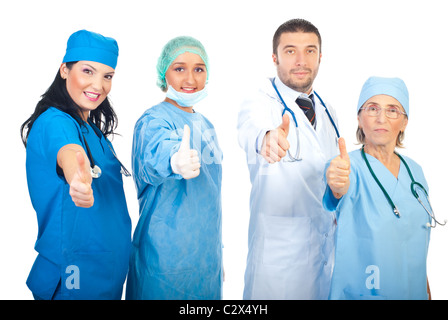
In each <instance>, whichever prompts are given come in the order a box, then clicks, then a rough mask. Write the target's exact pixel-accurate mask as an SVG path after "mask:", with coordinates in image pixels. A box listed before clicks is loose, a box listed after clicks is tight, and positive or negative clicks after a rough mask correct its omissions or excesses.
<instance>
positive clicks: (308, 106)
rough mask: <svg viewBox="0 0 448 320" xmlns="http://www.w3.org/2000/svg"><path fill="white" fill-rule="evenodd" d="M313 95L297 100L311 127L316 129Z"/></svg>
mask: <svg viewBox="0 0 448 320" xmlns="http://www.w3.org/2000/svg"><path fill="white" fill-rule="evenodd" d="M312 97H313V95H310V96H309V97H305V96H300V97H298V98H297V99H296V103H297V104H298V105H299V107H300V109H302V110H303V112H304V113H305V115H306V117H307V118H308V120H309V121H310V122H311V125H312V126H313V127H315V125H316V113H315V112H314V105H313V100H312Z"/></svg>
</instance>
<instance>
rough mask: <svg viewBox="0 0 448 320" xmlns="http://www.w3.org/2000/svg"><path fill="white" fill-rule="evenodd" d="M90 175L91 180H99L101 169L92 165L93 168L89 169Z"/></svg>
mask: <svg viewBox="0 0 448 320" xmlns="http://www.w3.org/2000/svg"><path fill="white" fill-rule="evenodd" d="M90 174H91V175H92V178H95V179H96V178H99V177H101V169H100V167H98V166H97V165H94V166H93V168H92V167H91V168H90Z"/></svg>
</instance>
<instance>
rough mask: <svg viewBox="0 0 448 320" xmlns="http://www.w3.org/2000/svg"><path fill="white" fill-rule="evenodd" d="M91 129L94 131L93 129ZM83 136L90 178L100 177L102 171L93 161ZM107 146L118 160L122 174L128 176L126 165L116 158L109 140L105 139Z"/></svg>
mask: <svg viewBox="0 0 448 320" xmlns="http://www.w3.org/2000/svg"><path fill="white" fill-rule="evenodd" d="M90 126H91V127H92V126H93V124H90ZM92 130H94V131H95V129H93V127H92ZM83 138H84V144H85V145H86V149H87V157H88V158H89V161H90V175H91V176H92V178H95V179H97V178H99V177H101V174H102V171H101V168H100V167H99V166H98V165H96V164H95V161H94V160H93V156H92V153H91V152H90V148H89V145H88V144H87V140H86V138H85V137H84V136H83ZM106 144H107V146H108V147H109V149H110V151H111V152H112V154H113V156H114V158H115V159H116V160H117V161H118V163H119V164H120V167H121V169H120V173H121V174H123V175H124V176H126V177H130V176H131V173H130V172H129V171H128V170H127V169H126V167H125V166H124V165H123V164H122V163H121V161H120V160H119V159H118V157H117V155H116V154H115V151H114V150H113V149H112V147H111V146H110V145H109V142H108V141H106Z"/></svg>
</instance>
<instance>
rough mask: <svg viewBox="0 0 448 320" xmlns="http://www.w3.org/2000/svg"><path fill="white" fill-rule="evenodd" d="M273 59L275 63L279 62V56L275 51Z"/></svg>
mask: <svg viewBox="0 0 448 320" xmlns="http://www.w3.org/2000/svg"><path fill="white" fill-rule="evenodd" d="M272 61H274V64H278V58H277V55H276V54H275V53H273V54H272Z"/></svg>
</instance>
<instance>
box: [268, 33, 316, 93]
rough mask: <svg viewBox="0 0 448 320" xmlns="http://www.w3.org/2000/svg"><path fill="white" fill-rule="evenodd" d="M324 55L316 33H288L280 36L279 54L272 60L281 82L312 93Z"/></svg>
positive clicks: (273, 56) (300, 90) (274, 55)
mask: <svg viewBox="0 0 448 320" xmlns="http://www.w3.org/2000/svg"><path fill="white" fill-rule="evenodd" d="M321 57H322V54H321V53H320V48H319V39H318V37H317V35H316V34H314V33H303V32H287V33H283V34H282V35H281V36H280V41H279V44H278V47H277V54H273V55H272V59H273V61H274V63H275V64H276V66H277V74H278V77H279V78H280V80H281V81H282V82H283V83H284V84H285V85H287V86H288V87H290V88H291V89H294V90H296V91H299V92H303V93H307V94H309V93H311V90H312V87H313V82H314V79H315V78H316V76H317V72H318V71H319V65H320V59H321Z"/></svg>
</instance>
